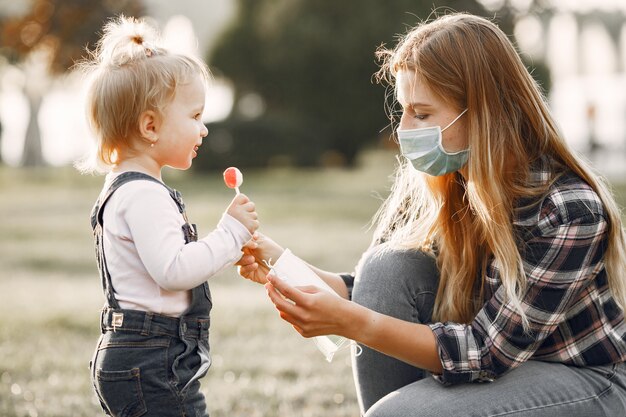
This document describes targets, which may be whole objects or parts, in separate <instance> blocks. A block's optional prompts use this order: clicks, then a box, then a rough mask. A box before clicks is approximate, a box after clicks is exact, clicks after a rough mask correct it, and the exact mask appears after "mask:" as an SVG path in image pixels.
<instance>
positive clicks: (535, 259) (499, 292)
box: [430, 164, 626, 384]
mask: <svg viewBox="0 0 626 417" xmlns="http://www.w3.org/2000/svg"><path fill="white" fill-rule="evenodd" d="M544 165H546V164H544ZM534 176H535V179H537V180H542V181H545V180H546V179H547V178H548V177H549V172H548V171H547V170H546V169H541V170H540V171H537V172H535V173H534ZM516 217H517V218H516V219H515V220H514V223H513V224H514V228H515V233H516V237H517V239H518V242H519V243H520V245H519V247H520V253H521V256H522V260H523V263H524V271H525V272H526V277H527V288H526V291H525V293H524V295H523V297H522V300H521V302H522V308H523V310H524V312H525V313H526V316H527V318H528V321H529V323H530V328H529V329H528V331H524V330H523V328H522V320H521V318H520V316H519V314H518V313H517V312H516V309H515V308H514V307H513V305H512V304H511V303H510V302H507V300H506V297H505V293H504V288H502V287H501V281H500V273H499V271H498V265H497V263H496V262H495V261H491V262H490V264H489V265H488V267H487V271H486V276H485V277H484V302H485V304H484V306H483V308H482V309H481V310H480V311H479V313H478V315H477V316H476V318H475V319H474V320H473V321H472V322H471V323H470V324H468V325H462V324H456V323H434V324H431V325H430V327H431V328H432V330H433V332H434V334H435V337H436V340H437V344H438V348H439V355H440V358H441V363H442V365H443V369H444V371H443V374H442V375H437V376H435V378H436V379H437V380H439V381H440V382H442V383H445V384H455V383H462V382H470V381H490V380H493V379H494V378H497V377H498V376H500V375H503V374H504V373H506V372H507V371H509V370H511V369H513V368H515V367H516V366H519V365H520V364H522V363H523V362H524V361H527V360H529V359H532V360H539V361H549V362H561V363H565V364H568V365H578V366H586V365H605V364H611V363H616V362H623V361H624V360H626V336H625V335H626V324H625V322H624V316H623V313H622V311H621V309H620V308H619V307H618V306H617V304H616V303H615V300H614V299H613V297H612V296H611V292H610V290H609V286H608V280H607V273H606V269H605V266H604V254H605V252H606V247H607V234H608V223H607V218H606V214H605V212H604V208H603V205H602V202H601V200H600V198H599V196H598V195H597V194H596V193H595V192H594V191H593V189H592V188H591V187H590V186H589V185H588V184H586V183H585V182H584V181H582V180H581V179H580V178H579V177H577V176H575V175H573V174H571V173H570V174H565V175H563V176H561V177H560V178H559V179H558V180H557V181H556V182H555V183H554V184H552V185H551V187H550V189H549V191H548V194H547V195H546V196H545V197H544V198H543V199H542V201H541V202H540V203H539V204H536V205H535V206H534V208H532V209H528V208H526V209H523V210H521V209H520V210H518V214H517V216H516Z"/></svg>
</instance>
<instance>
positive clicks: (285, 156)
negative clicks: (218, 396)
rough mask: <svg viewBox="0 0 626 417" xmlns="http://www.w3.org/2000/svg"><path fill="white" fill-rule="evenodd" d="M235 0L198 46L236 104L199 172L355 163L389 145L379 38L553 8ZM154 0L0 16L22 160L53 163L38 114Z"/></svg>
mask: <svg viewBox="0 0 626 417" xmlns="http://www.w3.org/2000/svg"><path fill="white" fill-rule="evenodd" d="M233 1H237V10H238V15H237V16H236V18H234V19H232V22H231V24H230V26H229V27H228V28H227V29H226V30H225V31H224V33H223V34H222V35H221V36H220V37H219V38H218V39H217V41H216V44H215V46H214V47H213V48H212V49H211V50H210V51H200V53H201V54H205V57H206V59H207V61H208V62H209V64H210V66H211V69H212V70H213V71H214V72H215V73H216V74H217V75H218V76H220V77H224V78H226V79H229V80H230V81H231V82H232V86H233V90H234V91H233V94H234V103H235V105H234V107H233V108H234V111H232V112H231V114H230V116H229V117H227V118H226V119H224V120H220V121H217V122H213V123H210V124H209V130H210V132H211V136H210V146H206V147H205V148H203V152H202V153H201V154H200V156H199V157H198V158H197V160H196V162H195V164H194V169H195V170H200V171H203V170H212V169H222V168H224V167H225V166H229V165H238V166H241V167H265V166H270V165H275V164H279V165H295V166H329V165H331V166H354V163H355V161H356V157H357V155H358V153H359V152H360V151H361V150H362V149H364V148H366V147H368V146H372V145H375V144H381V143H382V144H383V145H388V146H389V145H391V144H392V142H391V141H389V138H390V134H391V129H390V121H389V118H388V115H387V114H386V111H385V105H387V104H389V103H386V98H388V95H389V94H390V92H388V91H386V90H385V88H384V87H383V86H381V85H377V84H376V83H375V81H374V79H373V74H374V73H375V72H376V71H377V69H378V63H377V62H376V59H375V51H376V49H377V48H378V47H379V46H381V45H383V46H386V47H393V46H394V44H395V42H396V40H397V39H396V38H397V35H398V34H402V33H404V31H405V30H406V28H410V27H411V26H413V25H414V24H415V23H417V22H418V21H421V20H425V19H428V18H429V17H431V16H434V15H437V14H442V13H447V12H450V11H465V12H469V13H474V14H478V15H482V16H486V17H489V18H492V19H493V20H494V21H495V22H496V23H498V24H499V25H500V27H501V28H502V29H503V30H504V31H505V32H506V33H508V34H510V35H511V36H512V34H513V30H514V25H515V22H516V19H517V17H518V16H519V15H520V14H521V13H524V14H529V13H542V12H544V11H545V10H547V9H548V8H549V6H546V5H545V4H544V2H543V1H541V0H529V1H527V2H526V5H525V7H524V10H519V8H515V7H513V6H512V5H511V2H510V1H509V0H506V1H501V2H500V3H499V5H496V6H493V5H492V6H491V7H490V8H489V9H486V8H485V6H484V5H483V3H481V2H479V1H476V0H463V1H461V0H449V1H435V2H433V1H432V0H395V1H389V2H381V1H377V0H342V1H339V2H333V1H327V0H233ZM145 3H148V2H147V1H145V0H106V1H87V0H32V1H26V2H21V3H20V4H15V3H14V4H13V5H12V6H11V7H9V8H8V9H7V8H6V7H5V9H6V10H4V11H3V12H2V13H0V55H1V56H4V57H5V61H6V62H7V63H9V64H13V65H18V66H19V67H20V68H22V70H23V71H24V74H25V76H26V78H27V79H28V81H27V82H26V83H25V84H24V96H25V97H26V98H27V99H28V106H29V108H30V113H31V115H33V116H32V117H30V121H29V125H28V128H27V130H26V134H25V135H26V139H25V141H24V151H23V153H22V157H21V161H20V165H23V166H39V165H43V164H45V159H44V157H43V156H42V144H41V132H40V127H39V121H38V118H37V117H36V116H37V115H38V114H39V110H40V107H41V102H42V97H43V95H44V93H45V92H46V90H47V89H48V88H49V86H50V84H51V82H52V80H54V79H55V78H58V77H59V76H62V75H63V74H65V73H66V72H68V71H69V70H70V69H71V68H72V66H73V64H74V63H75V62H76V61H77V60H79V59H80V58H81V57H83V56H84V55H85V48H86V47H90V48H93V46H94V45H95V42H96V41H97V38H98V35H99V33H100V29H101V27H102V25H103V23H104V22H105V21H106V20H107V19H108V18H110V17H112V16H115V15H118V14H120V13H123V14H126V15H131V16H143V15H144V13H145V12H146V7H145ZM151 3H155V2H154V1H152V2H151ZM7 10H8V11H7ZM0 11H2V8H0ZM531 69H532V70H533V74H534V75H535V76H536V77H537V79H538V81H539V82H540V84H541V85H542V86H544V88H546V89H548V88H549V86H550V75H549V71H548V70H547V67H546V66H545V64H544V63H543V62H541V61H535V62H534V63H533V64H532V67H531Z"/></svg>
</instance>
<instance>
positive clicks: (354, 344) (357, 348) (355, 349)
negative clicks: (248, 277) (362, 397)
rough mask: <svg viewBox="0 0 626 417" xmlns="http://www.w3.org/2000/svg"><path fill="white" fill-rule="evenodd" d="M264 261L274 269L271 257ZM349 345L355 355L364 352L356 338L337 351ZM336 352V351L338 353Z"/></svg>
mask: <svg viewBox="0 0 626 417" xmlns="http://www.w3.org/2000/svg"><path fill="white" fill-rule="evenodd" d="M263 263H264V264H265V266H267V267H268V268H269V269H273V268H274V266H273V265H272V258H269V259H268V260H265V259H263ZM347 347H349V348H350V352H351V353H352V354H353V355H354V356H361V353H363V348H362V347H361V345H359V344H358V343H357V342H355V341H354V340H350V343H349V344H347V345H343V346H341V347H340V348H338V349H337V351H336V352H338V351H340V350H342V349H345V348H347ZM336 352H335V353H336Z"/></svg>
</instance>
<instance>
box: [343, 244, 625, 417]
mask: <svg viewBox="0 0 626 417" xmlns="http://www.w3.org/2000/svg"><path fill="white" fill-rule="evenodd" d="M438 283H439V273H438V271H437V267H436V265H435V261H434V259H433V258H432V257H429V256H427V255H425V254H424V253H422V252H419V251H394V252H384V253H381V252H380V250H379V249H377V248H374V249H371V250H370V251H368V253H366V254H365V255H364V257H363V260H362V263H361V265H360V266H359V268H358V270H357V275H356V279H355V283H354V290H353V293H352V299H353V301H354V302H356V303H359V304H361V305H363V306H365V307H368V308H370V309H372V310H375V311H378V312H380V313H383V314H386V315H389V316H393V317H397V318H399V319H402V320H406V321H411V322H414V323H428V322H429V321H430V319H431V315H432V309H433V305H434V300H435V295H436V293H437V286H438ZM361 348H362V349H363V351H362V353H361V354H360V355H359V356H354V357H353V370H354V380H355V384H356V388H357V395H358V399H359V406H360V408H361V413H362V414H365V416H366V417H403V416H411V417H451V416H452V417H478V416H481V417H486V416H510V417H540V416H541V417H603V416H607V417H608V416H611V417H618V416H619V417H622V416H626V365H625V364H617V365H608V366H596V367H574V366H567V365H563V364H559V363H548V362H538V361H529V362H527V363H525V364H524V365H522V366H520V367H519V368H516V369H514V370H512V371H511V372H509V373H508V374H506V375H504V376H503V377H501V378H499V379H497V380H496V381H494V382H491V383H470V384H461V385H455V386H450V387H446V386H443V385H441V384H439V383H438V382H437V381H435V380H434V379H433V378H432V377H430V376H429V375H428V373H427V372H425V371H424V370H422V369H419V368H415V367H413V366H411V365H408V364H406V363H404V362H401V361H399V360H397V359H394V358H391V357H389V356H386V355H384V354H382V353H379V352H377V351H374V350H372V349H369V348H368V347H366V346H361Z"/></svg>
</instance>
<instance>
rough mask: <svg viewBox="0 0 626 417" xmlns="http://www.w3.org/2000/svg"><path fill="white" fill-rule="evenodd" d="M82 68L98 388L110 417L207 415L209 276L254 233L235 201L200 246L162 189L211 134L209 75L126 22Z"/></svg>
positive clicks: (251, 210) (247, 213)
mask: <svg viewBox="0 0 626 417" xmlns="http://www.w3.org/2000/svg"><path fill="white" fill-rule="evenodd" d="M83 68H84V69H86V70H87V73H88V74H89V76H90V80H89V82H90V84H89V92H88V105H87V106H88V117H89V121H90V123H91V125H92V128H93V130H94V133H95V134H96V136H97V139H98V149H97V158H96V159H97V162H98V163H99V165H100V167H101V168H104V169H105V170H106V171H108V175H107V177H106V181H105V184H104V187H103V190H102V193H101V195H100V197H99V198H98V200H97V202H96V204H95V206H94V209H93V212H92V215H91V224H92V227H93V230H94V237H95V245H96V255H97V260H98V268H99V270H100V277H101V280H102V287H103V290H104V294H105V296H106V304H105V306H104V309H103V311H102V316H101V330H102V336H101V337H100V340H99V342H98V345H97V348H96V352H95V354H94V358H93V360H92V362H91V363H90V369H91V375H92V380H93V384H94V387H95V391H96V393H97V395H98V398H99V400H100V403H101V405H102V408H103V409H104V411H105V412H106V413H107V414H108V415H111V416H122V415H123V416H139V415H141V416H157V415H158V416H174V415H176V416H181V415H185V416H207V415H208V414H207V412H206V404H205V399H204V396H203V395H202V393H201V392H200V382H199V379H200V378H201V377H202V376H204V375H205V374H206V372H207V370H208V368H209V366H210V363H211V360H210V357H209V341H208V332H209V323H210V318H209V311H210V310H211V306H212V303H211V293H210V291H209V287H208V285H207V279H208V278H209V277H211V276H212V275H214V274H215V273H217V272H218V271H220V270H222V269H223V268H224V267H226V266H229V265H233V264H234V262H236V261H237V260H239V259H240V257H241V256H242V250H241V249H242V247H243V246H244V245H245V244H246V242H248V241H249V240H250V239H251V237H252V234H253V233H254V232H255V230H256V229H257V228H258V226H259V223H258V220H257V213H256V212H255V206H254V204H253V203H252V202H251V201H250V200H249V199H248V198H247V197H246V196H245V195H243V194H239V195H237V196H236V197H235V198H234V199H233V201H232V202H231V204H230V205H229V206H228V208H227V209H226V212H225V213H224V215H223V216H222V218H221V220H220V222H219V224H218V226H217V228H216V229H215V230H214V231H212V232H211V233H209V234H208V235H207V236H205V237H204V238H202V239H200V240H198V237H197V233H196V228H195V225H192V224H190V223H189V221H188V220H187V216H186V214H185V205H184V204H183V201H182V199H181V196H180V194H179V193H178V192H177V191H175V190H173V189H171V188H170V187H168V186H167V185H165V184H164V183H163V182H162V180H161V168H163V167H164V166H170V167H173V168H177V169H188V168H189V167H190V166H191V163H192V160H193V158H194V157H195V156H196V153H197V151H198V147H199V146H200V145H201V144H202V138H203V137H205V136H206V135H207V133H208V132H207V129H206V127H205V126H204V124H203V123H202V120H201V115H202V111H203V108H204V102H205V87H206V82H207V79H208V70H207V68H206V66H205V65H204V64H203V63H202V62H200V61H198V60H197V59H195V58H192V57H188V56H182V55H177V54H173V53H169V52H168V51H166V50H165V49H163V48H161V47H159V46H157V44H156V33H155V31H154V30H153V29H151V28H150V27H149V26H148V25H147V24H146V23H144V22H141V21H136V20H134V19H130V18H124V17H120V18H118V19H116V20H114V21H111V22H110V23H108V24H107V25H106V26H105V28H104V34H103V36H102V39H101V40H100V42H99V44H98V47H97V48H96V50H95V52H94V53H93V54H92V56H91V57H90V59H89V60H88V61H87V62H85V63H84V64H83ZM92 170H95V168H93V169H92Z"/></svg>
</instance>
